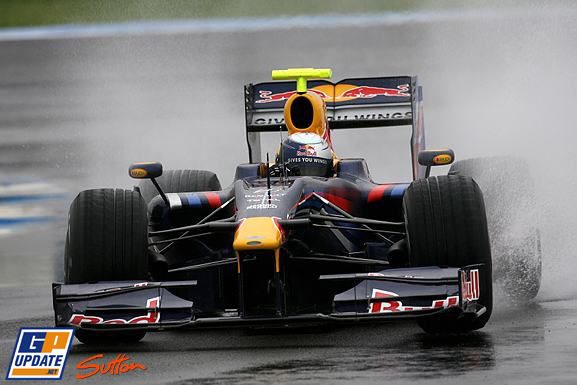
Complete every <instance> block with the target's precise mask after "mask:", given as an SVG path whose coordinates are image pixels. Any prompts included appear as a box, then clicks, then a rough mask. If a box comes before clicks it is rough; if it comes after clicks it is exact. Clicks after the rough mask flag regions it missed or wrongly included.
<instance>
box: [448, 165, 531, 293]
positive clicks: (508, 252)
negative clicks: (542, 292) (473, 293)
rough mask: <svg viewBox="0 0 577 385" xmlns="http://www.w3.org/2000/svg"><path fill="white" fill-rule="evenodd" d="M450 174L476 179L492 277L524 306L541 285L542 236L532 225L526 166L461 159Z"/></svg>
mask: <svg viewBox="0 0 577 385" xmlns="http://www.w3.org/2000/svg"><path fill="white" fill-rule="evenodd" d="M449 174H451V175H466V176H470V177H472V178H474V179H475V181H476V182H477V183H479V186H480V187H481V190H482V191H483V195H484V196H485V205H486V208H487V221H488V226H489V235H490V238H491V250H492V254H493V260H494V261H495V271H494V278H495V280H496V282H497V283H498V284H501V285H502V287H503V288H504V289H505V293H506V294H507V295H508V296H509V297H511V298H512V299H514V300H517V301H528V300H531V299H533V298H534V297H536V296H537V293H538V292H539V288H540V286H541V269H542V257H541V237H540V234H539V230H538V229H537V227H536V225H535V224H534V223H535V219H536V218H535V217H536V213H535V207H536V205H535V192H534V190H535V188H534V184H533V180H532V178H531V173H530V171H529V166H528V165H527V163H526V162H525V161H523V160H522V159H518V158H513V157H494V158H476V159H465V160H462V161H459V162H456V163H454V164H453V165H452V166H451V169H450V171H449Z"/></svg>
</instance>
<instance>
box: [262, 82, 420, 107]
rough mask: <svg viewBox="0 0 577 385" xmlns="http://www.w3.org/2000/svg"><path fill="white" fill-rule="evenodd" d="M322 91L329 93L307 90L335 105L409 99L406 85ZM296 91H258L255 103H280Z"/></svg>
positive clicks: (352, 87) (341, 88)
mask: <svg viewBox="0 0 577 385" xmlns="http://www.w3.org/2000/svg"><path fill="white" fill-rule="evenodd" d="M321 87H323V89H325V90H328V91H329V93H327V92H324V91H322V90H321V89H320V88H319V87H313V88H309V90H308V91H309V92H313V93H315V94H317V95H319V96H320V97H321V98H323V99H332V100H329V101H333V102H335V103H338V102H346V101H349V100H354V99H372V98H375V97H377V96H389V97H405V98H406V97H409V96H411V94H410V88H409V85H408V84H401V85H398V86H397V87H396V88H387V87H371V86H356V85H352V84H337V85H336V87H335V88H333V87H329V88H328V89H327V87H326V86H321ZM332 89H334V90H336V89H339V90H342V91H340V93H338V94H337V93H335V92H334V91H333V92H330V91H332ZM296 93H297V92H296V91H287V92H278V93H273V92H272V91H269V90H260V91H259V92H258V97H259V99H258V100H256V102H255V103H272V102H281V101H284V100H288V99H289V98H290V97H291V96H293V95H294V94H296Z"/></svg>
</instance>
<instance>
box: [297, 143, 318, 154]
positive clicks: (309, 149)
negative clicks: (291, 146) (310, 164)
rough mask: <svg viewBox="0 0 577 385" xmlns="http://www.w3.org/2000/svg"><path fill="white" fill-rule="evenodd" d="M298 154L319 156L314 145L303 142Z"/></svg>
mask: <svg viewBox="0 0 577 385" xmlns="http://www.w3.org/2000/svg"><path fill="white" fill-rule="evenodd" d="M297 156H317V150H316V149H315V147H314V146H311V145H308V144H303V145H301V146H300V147H299V148H298V150H297Z"/></svg>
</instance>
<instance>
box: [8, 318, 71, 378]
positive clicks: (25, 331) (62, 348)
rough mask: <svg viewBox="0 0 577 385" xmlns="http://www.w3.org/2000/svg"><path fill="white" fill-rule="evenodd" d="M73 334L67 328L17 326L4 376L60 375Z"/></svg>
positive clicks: (39, 376)
mask: <svg viewBox="0 0 577 385" xmlns="http://www.w3.org/2000/svg"><path fill="white" fill-rule="evenodd" d="M73 335H74V329H71V328H69V329H67V328H34V329H32V328H22V329H20V334H19V335H18V339H17V340H16V345H15V346H14V352H13V354H12V361H11V362H10V366H9V367H8V373H7V374H6V379H7V380H60V379H62V373H63V372H64V365H65V364H66V358H67V357H68V351H69V350H70V346H71V344H72V336H73Z"/></svg>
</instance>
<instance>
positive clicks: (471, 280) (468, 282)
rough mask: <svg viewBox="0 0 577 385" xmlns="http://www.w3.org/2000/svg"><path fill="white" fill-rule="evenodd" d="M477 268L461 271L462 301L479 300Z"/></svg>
mask: <svg viewBox="0 0 577 385" xmlns="http://www.w3.org/2000/svg"><path fill="white" fill-rule="evenodd" d="M480 294H481V290H480V288H479V270H478V269H475V270H470V271H466V270H462V271H461V298H462V300H463V302H471V301H477V300H479V296H480Z"/></svg>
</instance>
